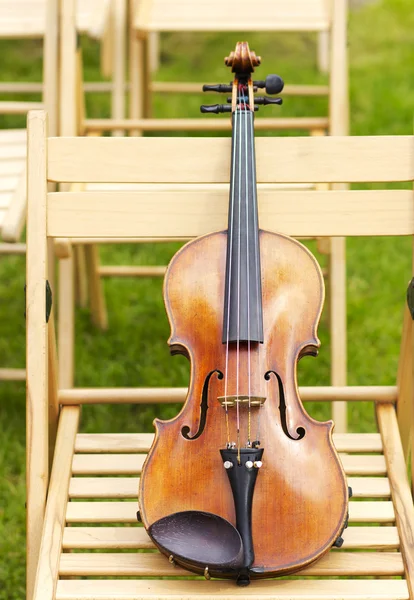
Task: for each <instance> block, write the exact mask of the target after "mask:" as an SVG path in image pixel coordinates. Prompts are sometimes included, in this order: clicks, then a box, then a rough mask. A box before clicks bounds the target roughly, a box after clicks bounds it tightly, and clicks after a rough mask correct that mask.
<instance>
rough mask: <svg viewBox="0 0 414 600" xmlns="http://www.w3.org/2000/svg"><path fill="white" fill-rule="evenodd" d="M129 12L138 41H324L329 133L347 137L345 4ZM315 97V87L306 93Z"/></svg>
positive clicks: (141, 7)
mask: <svg viewBox="0 0 414 600" xmlns="http://www.w3.org/2000/svg"><path fill="white" fill-rule="evenodd" d="M135 6H136V10H135V13H134V14H133V18H134V22H133V29H134V30H135V32H136V33H137V34H138V35H140V36H145V35H147V34H148V33H151V32H171V31H178V32H182V31H193V32H194V31H199V32H208V31H212V32H217V31H226V32H229V31H243V32H264V31H268V32H278V31H282V32H285V31H286V32H299V31H306V32H317V33H319V34H321V35H329V38H330V40H329V42H330V49H329V61H328V62H329V65H328V70H329V90H328V93H329V114H330V118H329V133H330V134H331V135H346V134H347V133H348V65H347V51H346V48H347V0H306V2H303V1H302V0H257V1H256V2H255V5H254V10H252V9H251V8H252V7H251V5H250V4H249V3H248V2H238V3H236V4H234V3H231V2H220V0H214V1H212V2H208V3H205V2H192V1H187V0H180V2H178V3H177V2H174V3H171V2H169V0H141V1H140V2H137V3H136V5H135ZM288 87H289V86H287V88H286V90H285V93H286V92H288ZM294 87H295V86H293V88H294ZM299 87H300V86H299ZM293 88H292V89H293ZM302 88H303V91H300V92H299V93H301V94H302V93H305V94H306V92H305V88H306V86H302ZM315 92H316V93H317V89H316V86H314V90H313V92H312V90H309V92H308V93H315ZM305 128H306V129H307V127H305Z"/></svg>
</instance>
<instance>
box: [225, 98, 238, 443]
mask: <svg viewBox="0 0 414 600" xmlns="http://www.w3.org/2000/svg"><path fill="white" fill-rule="evenodd" d="M237 120H238V119H237V105H236V110H235V111H234V131H233V149H232V156H233V164H232V168H231V173H232V181H231V208H230V241H229V257H228V264H229V273H228V280H227V290H228V295H227V323H226V368H225V377H224V407H225V413H226V432H227V444H228V446H230V425H229V407H228V402H227V394H228V370H229V338H230V300H231V285H230V283H231V266H232V254H233V225H234V183H235V166H236V131H237Z"/></svg>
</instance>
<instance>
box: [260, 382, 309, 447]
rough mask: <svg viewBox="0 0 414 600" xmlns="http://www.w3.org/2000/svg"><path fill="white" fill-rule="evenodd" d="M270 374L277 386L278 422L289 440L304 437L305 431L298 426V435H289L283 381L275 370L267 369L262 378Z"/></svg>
mask: <svg viewBox="0 0 414 600" xmlns="http://www.w3.org/2000/svg"><path fill="white" fill-rule="evenodd" d="M272 374H273V375H274V376H275V377H276V379H277V383H278V386H279V411H280V422H281V424H282V429H283V432H284V434H285V435H286V436H287V437H288V438H290V439H291V440H301V439H302V438H304V437H305V433H306V431H305V429H304V427H298V428H297V429H296V433H297V434H298V437H293V436H292V435H290V433H289V430H288V427H287V421H286V400H285V390H284V389H283V381H282V379H281V377H280V375H279V374H278V373H276V371H267V372H266V373H265V376H264V378H265V379H266V381H269V380H270V375H272Z"/></svg>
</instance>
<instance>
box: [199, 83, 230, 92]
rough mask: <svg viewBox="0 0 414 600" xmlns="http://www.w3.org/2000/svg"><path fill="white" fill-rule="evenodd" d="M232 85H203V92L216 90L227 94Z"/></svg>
mask: <svg viewBox="0 0 414 600" xmlns="http://www.w3.org/2000/svg"><path fill="white" fill-rule="evenodd" d="M231 90H232V86H231V85H225V84H224V83H218V84H217V85H208V84H205V85H203V92H218V93H219V94H228V93H229V92H231Z"/></svg>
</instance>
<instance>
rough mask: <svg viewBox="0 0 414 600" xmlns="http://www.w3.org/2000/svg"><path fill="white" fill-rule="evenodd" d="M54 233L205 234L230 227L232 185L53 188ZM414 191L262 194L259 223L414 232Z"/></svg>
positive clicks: (296, 232) (318, 231)
mask: <svg viewBox="0 0 414 600" xmlns="http://www.w3.org/2000/svg"><path fill="white" fill-rule="evenodd" d="M48 198H49V202H48V235H49V236H50V237H87V236H88V235H89V236H90V237H120V236H121V235H125V236H126V237H143V238H145V237H148V236H151V237H165V236H171V237H178V238H179V237H188V238H191V237H197V236H200V235H204V234H206V233H210V232H212V231H220V230H225V229H226V228H227V220H228V194H227V193H226V192H225V191H220V192H217V191H214V190H210V191H200V192H198V193H197V194H196V195H195V194H194V192H193V191H189V192H187V191H185V190H181V191H179V192H174V193H173V192H169V193H166V192H163V191H154V192H151V191H147V192H142V191H136V192H132V191H130V192H123V193H120V192H119V191H118V192H103V193H102V192H101V193H99V192H52V193H51V194H49V195H48ZM413 200H414V193H413V191H412V190H380V191H378V190H377V191H373V190H364V191H361V190H359V191H349V190H347V191H280V190H276V191H275V190H263V191H262V192H261V193H260V198H259V202H260V213H259V225H261V226H262V227H264V228H266V229H267V230H269V231H275V232H280V233H285V234H288V235H293V236H299V237H302V236H305V237H306V236H328V235H334V236H336V235H346V236H364V235H380V236H381V235H411V234H413V233H414V208H413V206H414V202H413Z"/></svg>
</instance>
